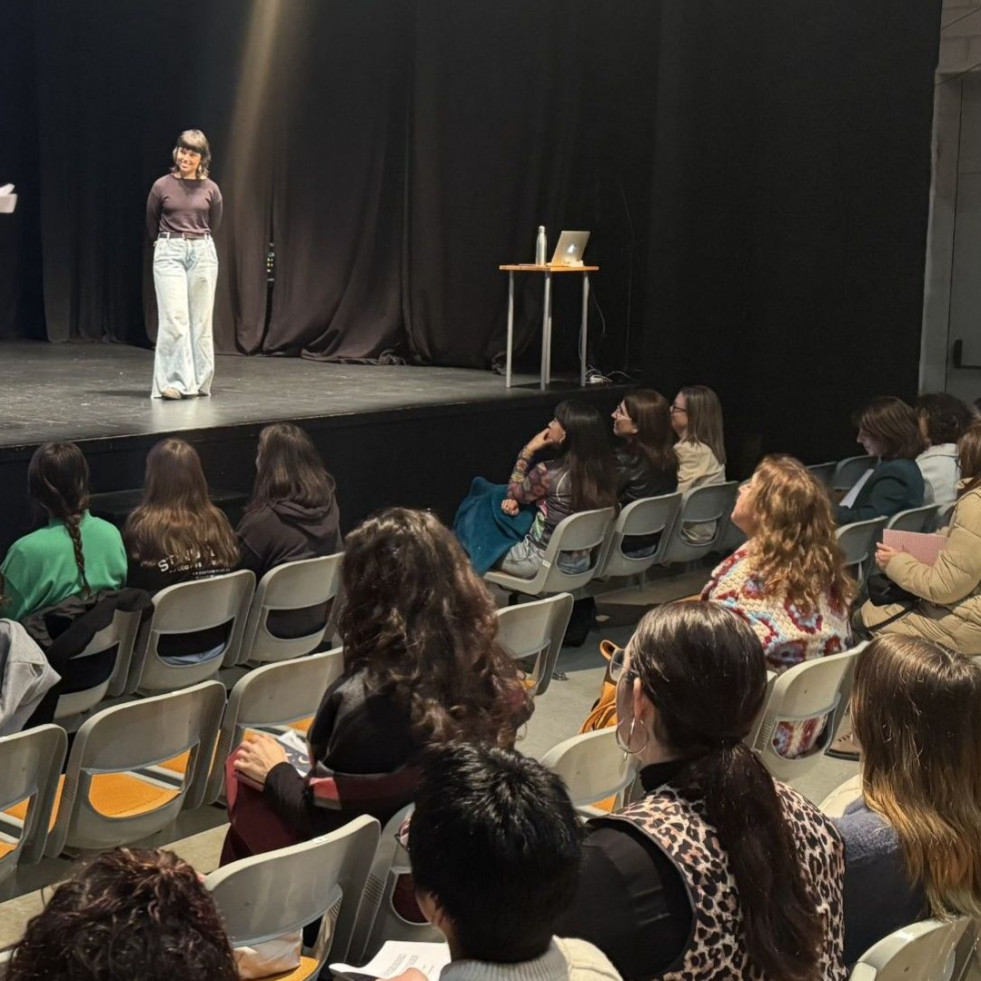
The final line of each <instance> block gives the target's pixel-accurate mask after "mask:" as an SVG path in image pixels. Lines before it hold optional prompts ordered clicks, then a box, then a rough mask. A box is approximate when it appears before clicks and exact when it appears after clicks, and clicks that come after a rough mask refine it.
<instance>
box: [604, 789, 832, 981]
mask: <svg viewBox="0 0 981 981" xmlns="http://www.w3.org/2000/svg"><path fill="white" fill-rule="evenodd" d="M776 788H777V792H778V794H779V795H780V799H781V802H782V803H783V809H784V814H785V815H786V817H787V819H788V820H789V822H790V825H791V829H792V834H793V838H794V841H795V842H796V843H797V849H798V853H799V855H800V859H801V862H802V863H803V867H804V870H805V874H806V877H807V879H808V880H809V882H810V884H811V888H812V890H813V892H814V894H815V896H816V899H817V909H818V914H819V915H820V916H822V917H823V919H824V922H825V926H826V929H825V934H824V936H825V939H824V946H823V949H822V952H821V962H820V977H821V978H822V981H844V979H846V978H847V977H848V971H847V970H846V969H845V965H844V962H843V953H844V943H845V921H844V911H843V904H842V885H843V880H844V875H845V851H844V845H843V843H842V841H841V838H840V837H839V836H838V832H837V831H836V830H835V828H834V826H833V825H832V823H831V822H830V820H829V819H828V818H826V817H825V816H824V815H823V814H822V813H821V812H820V811H819V810H817V808H815V807H814V805H813V804H811V803H810V802H809V801H808V800H806V799H805V798H804V797H802V796H801V795H800V794H798V793H797V792H796V791H795V790H792V789H791V788H790V787H787V786H784V785H783V784H781V783H777V784H776ZM615 821H629V822H630V823H631V824H633V825H634V826H635V827H636V828H638V829H639V830H640V831H642V832H643V833H644V834H645V835H646V836H647V837H648V838H649V839H650V840H651V841H653V842H654V844H656V845H657V846H658V848H660V849H661V851H663V852H664V854H665V855H666V856H667V857H668V858H669V859H670V860H671V861H672V862H673V864H674V865H675V867H676V868H677V869H678V871H679V872H680V874H681V876H682V878H683V880H684V882H685V886H686V888H687V891H688V897H689V901H690V902H691V905H692V909H693V921H692V932H691V935H690V937H689V940H688V946H687V948H686V949H685V951H684V952H683V953H682V954H681V955H680V956H679V958H678V960H677V961H676V962H675V963H674V964H673V965H672V966H671V967H670V968H669V969H668V970H667V971H666V972H665V973H664V974H662V975H660V976H659V979H658V981H735V979H737V978H738V979H740V981H780V979H778V978H767V977H766V976H765V975H764V974H763V972H762V971H760V970H759V969H758V968H756V967H755V966H754V965H753V963H752V962H751V961H750V958H749V954H748V953H747V951H746V949H745V946H744V944H743V929H742V911H741V910H740V907H739V894H738V892H737V890H736V882H735V879H734V878H733V876H732V873H731V871H730V869H729V861H728V858H727V856H726V854H725V852H724V851H723V850H722V846H721V845H720V843H719V839H718V835H717V834H716V831H715V829H714V828H713V827H712V826H711V825H710V824H709V823H708V821H707V819H706V817H705V813H704V804H703V803H701V802H695V803H692V802H690V801H688V800H686V799H685V798H682V797H681V796H680V795H679V794H678V792H677V791H676V790H675V789H674V788H673V787H672V786H671V785H670V784H665V785H664V786H663V787H660V788H659V789H658V790H656V791H654V792H653V793H651V794H648V795H647V796H646V797H645V798H644V799H643V800H640V801H638V802H637V803H635V804H632V805H630V806H629V807H627V808H625V809H624V810H623V811H621V812H620V813H619V814H613V815H610V816H609V817H607V818H600V819H598V820H597V821H596V822H593V823H602V824H606V823H607V822H615Z"/></svg>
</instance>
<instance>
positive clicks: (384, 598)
mask: <svg viewBox="0 0 981 981" xmlns="http://www.w3.org/2000/svg"><path fill="white" fill-rule="evenodd" d="M341 579H342V585H343V595H344V601H343V603H344V605H343V608H342V610H341V614H340V618H339V620H338V631H339V633H340V635H341V639H342V641H343V644H344V674H343V676H342V677H341V678H340V679H339V680H338V681H337V682H335V683H334V684H333V685H331V687H330V688H328V690H327V692H326V694H325V695H324V698H323V701H322V702H321V704H320V708H319V709H318V711H317V715H316V717H315V719H314V721H313V723H312V725H311V726H310V730H309V733H308V739H309V745H310V758H311V760H312V763H313V766H312V768H311V770H310V772H309V773H308V775H307V776H303V775H301V774H300V773H299V772H298V771H297V770H296V769H295V768H294V766H293V765H292V764H291V763H289V762H288V761H287V759H286V754H285V752H284V751H283V748H282V746H281V744H280V743H279V742H277V741H276V740H275V739H273V738H272V737H270V736H266V735H258V736H256V737H255V738H254V739H252V740H250V741H248V742H245V743H243V744H242V746H241V747H240V748H239V749H238V750H237V751H236V752H235V753H234V754H233V755H232V757H231V758H230V760H229V766H228V767H227V768H226V769H227V773H228V780H227V793H228V804H229V817H230V820H231V828H230V830H229V832H228V836H227V838H226V840H225V848H224V852H223V856H222V858H223V861H224V862H228V861H232V860H233V859H236V858H242V857H245V856H246V855H250V854H255V853H258V852H263V851H268V850H270V849H272V848H278V847H281V846H283V845H285V844H291V843H293V842H295V841H299V840H303V839H305V838H310V837H313V836H314V835H318V834H323V833H324V832H326V831H330V830H332V829H334V828H337V827H340V826H341V825H342V824H344V823H345V822H346V821H348V820H350V818H351V817H352V816H354V815H355V814H357V813H365V812H367V813H369V814H373V815H374V816H375V817H377V818H378V819H379V820H380V821H382V822H384V821H386V820H387V819H388V818H389V817H391V816H392V815H393V814H394V813H395V812H396V811H397V810H399V808H401V807H404V806H405V804H407V803H409V802H410V801H411V800H412V799H413V796H414V794H415V789H416V784H417V782H418V766H417V763H418V757H419V754H420V751H421V750H423V749H424V748H426V747H429V746H432V745H435V744H439V743H443V742H447V741H451V740H471V741H476V742H486V743H490V744H491V745H507V746H509V745H511V744H513V742H514V739H515V734H516V732H517V729H518V728H519V727H520V726H521V725H522V724H523V723H524V722H525V721H526V720H527V719H528V717H529V716H530V715H531V712H532V703H531V699H530V698H529V696H528V694H527V691H526V689H525V687H524V685H523V684H522V680H521V678H520V677H519V674H518V671H517V668H516V667H515V665H514V662H513V661H511V659H510V658H509V657H508V656H507V655H506V654H505V653H504V651H503V650H502V649H501V648H500V647H499V646H498V644H497V642H496V640H495V636H496V633H497V617H496V615H495V607H494V602H493V600H492V598H491V596H490V593H489V592H488V590H487V587H486V586H485V585H484V583H483V581H482V580H481V579H480V578H478V576H477V575H476V574H475V573H474V571H473V569H472V567H471V566H470V563H469V562H468V561H467V557H466V556H465V555H464V553H463V550H462V549H461V548H460V545H459V544H458V543H457V541H456V539H455V538H454V537H453V535H452V533H451V532H450V531H449V530H448V529H446V528H444V527H443V526H442V525H441V524H440V523H439V521H438V520H437V519H436V518H435V517H433V516H432V515H431V514H428V513H424V512H420V511H409V510H405V509H402V508H393V509H390V510H387V511H383V512H382V513H381V514H379V515H377V516H375V517H371V518H369V519H368V520H367V521H365V522H364V524H362V525H361V526H360V527H359V528H357V529H356V530H355V531H354V532H352V533H351V535H350V536H349V537H348V540H347V548H346V550H345V553H344V562H343V565H342V568H341ZM243 778H244V779H243ZM245 781H247V783H246V782H245ZM256 787H261V788H262V789H261V792H260V791H256V789H254V788H256ZM335 791H336V795H337V796H338V797H339V800H331V799H329V794H331V793H334V792H335Z"/></svg>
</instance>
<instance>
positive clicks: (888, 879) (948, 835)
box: [837, 636, 981, 963]
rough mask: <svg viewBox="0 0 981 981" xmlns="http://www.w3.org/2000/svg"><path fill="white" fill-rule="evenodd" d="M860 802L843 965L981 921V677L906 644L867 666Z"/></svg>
mask: <svg viewBox="0 0 981 981" xmlns="http://www.w3.org/2000/svg"><path fill="white" fill-rule="evenodd" d="M852 719H853V721H854V725H855V733H856V735H857V737H858V740H859V742H860V743H861V746H862V751H863V755H862V797H861V798H860V799H859V800H858V801H856V802H855V803H854V804H852V805H850V806H849V807H848V808H846V810H845V814H844V816H843V817H841V818H839V819H838V821H837V825H838V830H839V832H840V833H841V835H842V837H843V838H844V841H845V959H846V962H847V963H851V962H853V961H855V960H856V959H857V958H858V957H859V956H860V955H861V954H862V953H863V951H865V950H866V949H868V948H869V947H871V946H872V944H874V943H876V942H877V941H879V940H881V939H882V938H883V937H885V936H886V935H887V934H889V933H892V932H893V931H894V930H898V929H899V928H900V927H902V926H905V925H906V924H908V923H912V922H914V921H916V920H921V919H925V918H927V917H929V916H935V917H939V918H941V919H946V918H948V917H952V916H970V917H977V916H981V802H979V799H978V793H977V784H978V774H979V772H981V745H979V743H978V733H979V732H981V667H979V666H978V664H976V663H975V662H973V661H972V660H971V659H970V658H967V657H964V656H963V655H961V654H956V653H954V652H952V651H948V650H945V649H943V648H942V647H938V646H937V645H935V644H929V643H927V642H926V641H923V640H918V639H912V638H906V637H895V636H889V637H879V638H876V639H875V640H873V641H872V643H871V644H869V645H868V647H866V648H865V649H864V650H863V651H862V652H861V653H860V654H859V656H858V661H857V663H856V667H855V682H854V688H853V693H852Z"/></svg>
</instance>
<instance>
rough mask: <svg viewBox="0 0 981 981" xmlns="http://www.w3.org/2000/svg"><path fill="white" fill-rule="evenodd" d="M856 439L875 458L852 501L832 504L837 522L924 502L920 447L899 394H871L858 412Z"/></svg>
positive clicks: (915, 423)
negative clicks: (871, 398)
mask: <svg viewBox="0 0 981 981" xmlns="http://www.w3.org/2000/svg"><path fill="white" fill-rule="evenodd" d="M857 442H858V443H860V444H861V445H862V447H863V448H864V450H865V452H866V453H868V455H869V456H872V457H875V458H876V460H875V463H874V465H873V466H872V467H870V468H869V472H867V474H866V476H865V477H863V478H862V480H863V481H864V482H863V483H862V484H861V486H860V487H859V489H858V493H857V494H856V495H855V500H854V501H853V502H852V503H850V504H848V505H847V506H846V505H842V504H839V505H838V506H837V507H836V508H835V519H836V520H837V522H838V524H839V525H847V524H852V523H853V522H855V521H868V520H869V519H870V518H891V517H892V516H893V515H894V514H898V513H899V512H900V511H906V510H908V509H909V508H918V507H920V506H921V505H922V504H923V495H924V493H925V484H924V481H923V474H922V473H921V472H920V468H919V467H918V466H917V464H916V458H917V457H918V456H919V454H920V452H921V451H922V450H923V437H922V435H921V434H920V425H919V419H918V418H917V415H916V412H914V410H913V409H912V408H911V407H910V406H908V405H907V404H906V403H905V402H904V401H903V400H902V399H898V398H893V397H892V396H887V397H885V398H877V399H873V400H872V401H871V402H870V403H869V404H868V405H867V406H866V407H865V408H864V409H862V411H861V413H860V414H859V416H858V438H857Z"/></svg>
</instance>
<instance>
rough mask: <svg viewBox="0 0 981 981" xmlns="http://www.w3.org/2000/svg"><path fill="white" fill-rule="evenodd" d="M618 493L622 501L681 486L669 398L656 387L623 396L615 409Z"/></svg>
mask: <svg viewBox="0 0 981 981" xmlns="http://www.w3.org/2000/svg"><path fill="white" fill-rule="evenodd" d="M613 433H614V435H615V436H618V437H619V438H620V445H619V446H617V447H616V449H615V450H614V458H615V460H616V468H617V494H618V496H619V498H620V503H621V504H622V505H627V504H631V503H632V502H634V501H639V500H640V499H641V498H642V497H657V496H658V495H659V494H672V493H674V491H675V490H676V489H677V487H678V454H677V453H676V452H675V449H674V433H673V431H672V429H671V411H670V409H669V407H668V400H667V399H666V398H665V397H664V396H663V395H662V394H661V393H660V392H655V391H653V390H652V389H644V388H641V389H638V390H637V391H636V392H631V393H630V394H629V395H625V396H624V397H623V401H622V402H621V403H620V404H619V405H618V406H617V407H616V408H615V409H614V410H613Z"/></svg>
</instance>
